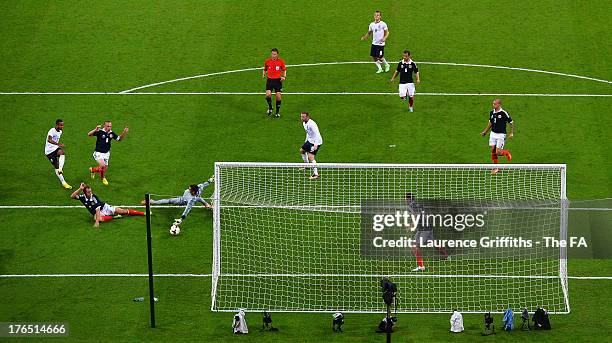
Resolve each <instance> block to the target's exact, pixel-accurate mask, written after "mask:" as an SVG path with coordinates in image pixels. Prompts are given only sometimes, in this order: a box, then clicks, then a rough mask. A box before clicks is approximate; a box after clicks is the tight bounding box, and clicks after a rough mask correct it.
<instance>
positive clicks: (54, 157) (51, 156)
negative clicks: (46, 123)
mask: <svg viewBox="0 0 612 343" xmlns="http://www.w3.org/2000/svg"><path fill="white" fill-rule="evenodd" d="M60 149H61V148H57V149H55V150H53V152H51V153H48V154H47V155H45V156H47V158H48V159H49V162H51V164H52V165H53V166H54V167H55V165H56V164H58V163H59V161H58V160H57V159H58V157H59V156H58V155H57V152H58V151H59V150H60Z"/></svg>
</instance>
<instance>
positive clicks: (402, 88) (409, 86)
mask: <svg viewBox="0 0 612 343" xmlns="http://www.w3.org/2000/svg"><path fill="white" fill-rule="evenodd" d="M414 90H415V88H414V83H400V85H399V96H400V97H402V98H405V97H406V94H408V96H414Z"/></svg>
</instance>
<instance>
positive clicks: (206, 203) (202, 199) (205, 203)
mask: <svg viewBox="0 0 612 343" xmlns="http://www.w3.org/2000/svg"><path fill="white" fill-rule="evenodd" d="M196 202H199V203H201V204H202V205H204V207H205V208H212V205H211V204H209V203H208V201H206V200H205V199H204V198H201V197H197V198H196Z"/></svg>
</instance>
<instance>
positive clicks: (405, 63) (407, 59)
mask: <svg viewBox="0 0 612 343" xmlns="http://www.w3.org/2000/svg"><path fill="white" fill-rule="evenodd" d="M403 55H404V59H402V60H401V61H400V62H399V63H398V64H397V69H396V70H395V72H394V73H393V76H392V77H391V81H390V82H393V81H394V80H395V77H396V76H397V74H399V76H400V83H399V96H400V98H401V99H402V100H406V95H408V110H409V111H410V112H414V109H413V106H414V91H415V88H414V80H413V78H412V74H414V75H415V76H416V83H421V77H420V74H419V68H418V67H417V65H416V63H414V61H413V60H412V57H411V56H410V51H409V50H404V54H403Z"/></svg>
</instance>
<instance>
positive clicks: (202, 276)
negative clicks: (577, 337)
mask: <svg viewBox="0 0 612 343" xmlns="http://www.w3.org/2000/svg"><path fill="white" fill-rule="evenodd" d="M148 276H149V274H3V275H0V278H5V279H19V278H22V279H25V278H96V277H148ZM154 276H155V277H182V278H206V277H211V276H212V274H155V275H154ZM221 276H224V275H221ZM226 276H227V275H226ZM258 276H266V275H264V274H260V275H259V274H258ZM291 276H295V275H291ZM297 276H300V275H297ZM357 276H362V275H357ZM404 276H420V277H428V276H434V275H427V274H414V275H404ZM438 276H439V275H438ZM483 277H486V276H483ZM546 278H555V279H556V278H558V277H557V276H552V277H546ZM567 278H568V279H572V280H612V276H568V277H567Z"/></svg>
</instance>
